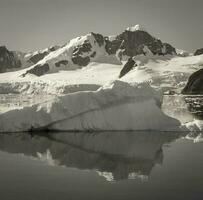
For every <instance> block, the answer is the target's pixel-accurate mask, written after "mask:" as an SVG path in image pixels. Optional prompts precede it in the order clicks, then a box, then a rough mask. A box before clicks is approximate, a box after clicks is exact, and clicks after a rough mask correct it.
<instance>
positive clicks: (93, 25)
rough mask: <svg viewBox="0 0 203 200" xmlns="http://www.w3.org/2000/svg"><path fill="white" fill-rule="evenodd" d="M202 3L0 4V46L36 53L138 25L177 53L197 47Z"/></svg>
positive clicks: (15, 0)
mask: <svg viewBox="0 0 203 200" xmlns="http://www.w3.org/2000/svg"><path fill="white" fill-rule="evenodd" d="M202 20H203V0H0V45H7V46H8V48H9V49H14V50H22V51H29V50H37V49H43V48H46V47H48V46H50V45H55V44H63V43H65V42H67V41H68V40H69V39H72V38H74V37H76V36H80V35H84V34H86V33H88V32H91V31H93V32H98V33H102V34H104V35H113V34H117V33H121V32H122V31H123V30H124V29H125V28H126V27H128V26H131V25H135V24H141V25H142V26H143V27H145V29H146V30H147V31H148V32H149V33H151V34H153V35H154V36H156V37H159V38H160V39H161V40H163V41H165V42H169V43H171V44H172V45H174V46H176V47H177V48H181V49H185V50H189V51H193V50H195V49H197V48H200V47H203V21H202Z"/></svg>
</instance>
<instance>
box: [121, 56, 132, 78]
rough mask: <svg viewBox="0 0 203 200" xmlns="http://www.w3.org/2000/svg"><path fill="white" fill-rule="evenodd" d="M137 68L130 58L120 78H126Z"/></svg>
mask: <svg viewBox="0 0 203 200" xmlns="http://www.w3.org/2000/svg"><path fill="white" fill-rule="evenodd" d="M134 67H136V62H135V61H134V60H133V58H132V57H130V58H129V59H128V61H127V63H126V64H125V65H124V67H123V69H122V70H121V72H120V75H119V78H121V77H123V76H125V75H126V74H127V73H128V72H129V71H131V70H132V69H133V68H134Z"/></svg>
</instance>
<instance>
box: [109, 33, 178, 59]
mask: <svg viewBox="0 0 203 200" xmlns="http://www.w3.org/2000/svg"><path fill="white" fill-rule="evenodd" d="M146 47H147V48H148V49H149V50H150V51H151V52H152V53H153V54H154V55H156V54H158V55H166V54H176V50H175V48H173V47H172V46H171V45H170V44H167V43H162V42H161V40H158V39H156V38H154V37H152V36H151V35H150V34H149V33H147V32H145V31H139V30H138V31H133V32H132V31H127V30H126V31H124V32H123V33H122V34H120V35H118V36H117V37H116V38H115V40H113V41H109V40H108V39H107V38H106V51H107V52H108V53H109V54H115V53H116V51H117V50H118V49H121V50H122V53H123V55H126V56H130V57H132V56H136V55H140V54H146V52H145V48H146Z"/></svg>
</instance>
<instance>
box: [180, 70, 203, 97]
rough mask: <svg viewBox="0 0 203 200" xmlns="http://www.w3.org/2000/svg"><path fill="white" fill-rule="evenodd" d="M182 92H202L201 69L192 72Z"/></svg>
mask: <svg viewBox="0 0 203 200" xmlns="http://www.w3.org/2000/svg"><path fill="white" fill-rule="evenodd" d="M182 93H183V94H203V69H200V70H198V71H197V72H195V73H193V74H192V75H191V76H190V77H189V80H188V83H187V85H186V86H185V88H184V89H183V90H182Z"/></svg>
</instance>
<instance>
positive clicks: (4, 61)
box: [0, 46, 21, 73]
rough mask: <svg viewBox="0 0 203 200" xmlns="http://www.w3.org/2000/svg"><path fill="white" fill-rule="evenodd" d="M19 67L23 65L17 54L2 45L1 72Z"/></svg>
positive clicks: (0, 48)
mask: <svg viewBox="0 0 203 200" xmlns="http://www.w3.org/2000/svg"><path fill="white" fill-rule="evenodd" d="M19 67H21V61H20V60H19V59H18V58H17V56H16V55H15V54H14V53H13V52H12V51H9V50H8V49H7V48H6V47H5V46H0V73H2V72H6V71H7V70H9V69H12V68H19Z"/></svg>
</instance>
